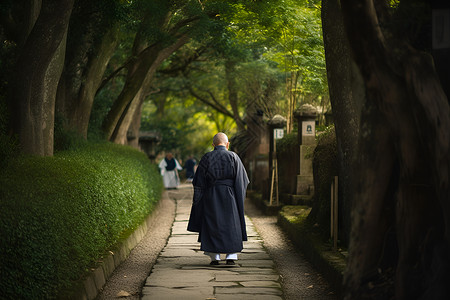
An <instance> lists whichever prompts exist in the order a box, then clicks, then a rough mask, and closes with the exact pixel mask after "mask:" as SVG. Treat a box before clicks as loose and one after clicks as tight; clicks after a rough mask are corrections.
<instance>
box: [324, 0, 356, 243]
mask: <svg viewBox="0 0 450 300" xmlns="http://www.w3.org/2000/svg"><path fill="white" fill-rule="evenodd" d="M322 30H323V40H324V48H325V59H326V66H327V77H328V88H329V92H330V102H331V106H332V109H333V119H334V124H335V130H336V140H337V149H338V160H339V164H338V166H339V192H340V193H339V205H340V209H339V215H340V216H341V217H340V219H339V221H340V222H339V223H340V230H339V232H340V233H341V234H340V235H341V236H340V240H341V241H343V242H344V243H345V244H348V241H349V237H350V227H351V224H350V221H351V214H350V212H351V208H352V194H353V183H354V180H355V178H354V172H353V168H354V160H355V157H356V155H355V154H356V152H357V146H358V132H359V124H360V118H361V109H362V105H363V104H364V102H365V90H364V82H363V81H362V78H361V74H360V72H359V70H358V68H357V66H356V64H355V62H354V60H353V59H352V57H351V50H350V47H349V44H348V39H347V36H346V33H345V29H344V22H343V19H342V12H341V7H340V2H339V0H324V1H322Z"/></svg>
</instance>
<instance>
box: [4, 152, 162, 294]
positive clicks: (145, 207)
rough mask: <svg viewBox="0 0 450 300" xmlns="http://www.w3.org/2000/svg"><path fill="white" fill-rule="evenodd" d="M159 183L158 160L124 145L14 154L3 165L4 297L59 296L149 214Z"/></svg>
mask: <svg viewBox="0 0 450 300" xmlns="http://www.w3.org/2000/svg"><path fill="white" fill-rule="evenodd" d="M161 191H162V182H161V176H160V175H159V172H158V170H157V168H156V166H154V165H152V164H151V163H150V161H149V160H148V158H147V157H146V156H145V155H144V154H143V153H141V152H139V151H137V150H135V149H132V148H130V147H125V146H119V145H114V144H109V143H104V144H96V145H87V146H85V147H83V148H82V149H79V150H76V151H67V152H60V153H57V154H56V155H55V156H53V157H30V156H27V157H20V158H18V159H14V160H13V161H11V162H9V164H8V166H7V168H6V169H4V170H1V171H0V278H1V279H2V280H0V291H1V293H2V295H1V296H0V297H1V298H3V299H44V298H45V299H49V298H50V299H51V298H56V297H57V295H58V293H59V292H60V291H62V290H64V289H66V288H70V286H71V285H72V284H73V283H74V281H76V280H78V279H80V278H81V277H82V276H83V275H84V274H85V272H86V271H87V270H88V269H89V268H90V267H91V266H93V264H94V263H95V261H96V260H98V259H99V258H100V257H101V255H102V254H104V253H105V251H107V249H108V248H109V247H110V246H111V245H113V244H114V243H116V242H117V241H118V240H119V239H120V238H121V235H124V234H125V233H126V232H130V231H131V230H132V229H134V228H136V227H137V226H138V225H139V224H140V223H141V222H142V221H143V220H144V218H145V217H146V216H147V215H148V214H149V213H150V212H151V210H152V208H153V207H154V205H155V204H156V203H157V201H158V200H159V198H160V196H161Z"/></svg>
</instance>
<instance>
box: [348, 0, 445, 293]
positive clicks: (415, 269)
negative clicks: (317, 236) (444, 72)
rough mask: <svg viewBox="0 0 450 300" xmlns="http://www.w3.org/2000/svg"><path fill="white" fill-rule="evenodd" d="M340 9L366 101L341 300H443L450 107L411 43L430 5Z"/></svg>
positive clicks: (368, 0)
mask: <svg viewBox="0 0 450 300" xmlns="http://www.w3.org/2000/svg"><path fill="white" fill-rule="evenodd" d="M341 4H342V12H343V17H344V23H345V27H346V32H347V36H348V40H349V44H350V48H351V49H352V52H353V54H354V58H355V61H356V63H357V65H358V67H359V69H360V71H361V74H362V77H363V80H364V83H365V87H366V95H367V102H366V103H365V106H364V108H363V114H362V118H361V120H362V123H361V127H360V140H359V153H358V170H357V173H356V175H355V176H356V178H357V179H358V181H357V187H356V192H355V198H354V199H355V203H354V210H353V211H354V214H353V215H354V218H353V222H352V223H353V227H352V234H351V242H350V249H349V262H348V268H347V271H346V275H345V283H346V286H347V294H346V295H347V299H373V298H375V297H382V298H391V297H395V299H446V298H449V297H450V290H449V288H448V282H449V280H450V254H449V253H450V221H449V220H450V188H449V180H448V179H449V173H450V157H449V155H448V154H449V153H450V130H449V129H450V107H449V101H448V99H447V97H446V95H445V93H444V91H443V89H442V86H441V83H440V80H439V77H438V76H437V74H436V72H435V69H434V66H433V60H432V58H431V56H430V54H429V53H427V52H425V51H424V50H427V47H426V43H425V46H422V47H421V46H420V44H418V43H417V41H418V38H419V37H420V34H418V33H422V32H423V28H426V27H427V26H429V24H430V16H431V14H429V12H430V7H429V4H428V3H424V2H423V1H405V2H404V1H400V2H395V3H394V4H395V6H391V5H390V4H391V1H373V0H364V1H360V2H359V3H358V4H357V5H355V3H354V1H349V0H341ZM411 21H413V22H414V23H411ZM420 22H422V23H420ZM428 35H430V32H428ZM413 45H414V46H413ZM428 49H429V48H428Z"/></svg>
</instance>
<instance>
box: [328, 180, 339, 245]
mask: <svg viewBox="0 0 450 300" xmlns="http://www.w3.org/2000/svg"><path fill="white" fill-rule="evenodd" d="M330 207H331V219H330V237H331V238H332V239H333V250H334V251H337V240H338V207H339V205H338V177H337V176H334V180H333V182H332V183H331V205H330Z"/></svg>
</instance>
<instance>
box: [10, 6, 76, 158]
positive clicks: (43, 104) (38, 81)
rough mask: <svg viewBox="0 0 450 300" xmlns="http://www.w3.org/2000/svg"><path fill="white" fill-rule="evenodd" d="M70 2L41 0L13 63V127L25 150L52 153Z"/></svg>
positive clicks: (32, 152) (70, 8)
mask: <svg viewBox="0 0 450 300" xmlns="http://www.w3.org/2000/svg"><path fill="white" fill-rule="evenodd" d="M73 2H74V0H61V1H43V3H42V7H41V12H40V14H39V17H38V19H37V20H36V23H35V25H34V27H33V29H32V30H31V32H30V34H29V36H28V38H27V40H26V42H25V45H24V47H23V49H22V51H21V54H20V55H19V58H18V61H17V64H16V70H15V74H16V76H15V80H14V87H13V103H14V106H13V111H14V116H13V120H14V121H13V129H14V132H15V133H16V134H18V136H19V139H20V143H21V146H22V149H23V151H24V152H25V153H30V154H36V155H53V127H54V110H55V96H56V88H57V85H58V81H59V77H60V74H61V71H62V67H63V63H64V53H65V38H66V34H67V27H68V23H69V18H70V14H71V11H72V7H73Z"/></svg>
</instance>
